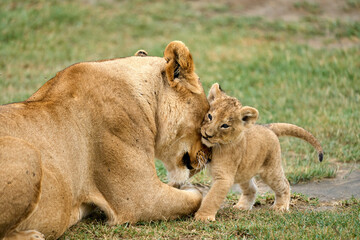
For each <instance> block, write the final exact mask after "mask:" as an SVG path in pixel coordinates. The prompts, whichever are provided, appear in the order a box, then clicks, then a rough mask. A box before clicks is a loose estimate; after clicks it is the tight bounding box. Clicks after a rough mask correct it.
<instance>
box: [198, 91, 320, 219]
mask: <svg viewBox="0 0 360 240" xmlns="http://www.w3.org/2000/svg"><path fill="white" fill-rule="evenodd" d="M208 100H209V102H210V110H209V112H208V114H207V115H206V117H205V120H204V122H203V124H202V127H201V134H202V136H203V138H202V141H203V143H204V144H205V145H207V146H208V147H212V161H211V163H210V172H211V175H212V178H213V185H212V187H211V189H210V191H209V193H208V194H207V195H206V197H205V198H204V199H203V201H202V203H201V207H200V209H199V210H198V211H197V213H196V214H195V219H197V220H202V221H208V220H209V221H214V220H215V214H216V212H217V211H218V209H219V208H220V205H221V203H222V202H223V200H224V199H225V197H226V194H227V193H228V191H229V189H230V187H231V186H232V185H233V184H234V183H238V184H239V185H240V187H241V189H242V191H243V193H242V195H241V197H240V200H239V202H238V203H237V204H236V205H235V206H234V207H235V208H238V209H242V210H250V209H251V208H252V206H253V204H254V202H255V197H256V184H255V183H254V180H253V177H254V176H255V175H256V174H260V177H261V178H262V179H263V180H264V182H265V183H267V184H268V185H269V186H270V187H271V188H272V189H273V190H274V192H275V203H274V205H273V208H274V209H275V210H280V211H284V210H288V209H289V202H290V186H289V182H288V181H287V179H286V177H285V175H284V171H283V168H282V166H281V149H280V143H279V140H278V136H282V135H290V136H296V137H299V138H301V139H304V140H305V141H308V142H309V143H310V144H312V145H313V146H314V147H315V148H316V149H317V150H318V151H319V156H320V154H321V156H322V148H321V146H320V144H319V142H318V141H317V140H316V139H315V138H314V137H313V136H312V135H311V134H310V133H309V132H307V131H306V130H304V129H303V128H300V127H297V126H295V125H291V124H286V123H276V124H270V125H267V126H262V125H254V123H255V121H256V120H257V118H258V111H257V110H256V109H255V108H252V107H247V106H242V105H241V103H240V102H239V101H238V100H237V99H236V98H233V97H229V96H227V95H226V94H225V93H224V92H222V91H221V90H220V88H219V85H218V84H214V85H213V86H212V88H211V90H210V93H209V97H208Z"/></svg>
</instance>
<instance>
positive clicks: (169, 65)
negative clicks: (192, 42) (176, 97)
mask: <svg viewBox="0 0 360 240" xmlns="http://www.w3.org/2000/svg"><path fill="white" fill-rule="evenodd" d="M164 58H165V60H166V68H165V71H166V77H167V80H168V82H169V85H170V86H171V87H173V88H176V89H177V90H180V89H184V88H185V89H188V90H189V91H191V92H193V93H196V94H200V93H202V92H203V89H202V86H201V84H200V82H199V79H198V76H197V75H196V74H195V65H194V62H193V59H192V56H191V54H190V51H189V49H188V48H187V47H186V46H185V44H184V43H183V42H181V41H173V42H171V43H169V45H167V47H166V48H165V51H164Z"/></svg>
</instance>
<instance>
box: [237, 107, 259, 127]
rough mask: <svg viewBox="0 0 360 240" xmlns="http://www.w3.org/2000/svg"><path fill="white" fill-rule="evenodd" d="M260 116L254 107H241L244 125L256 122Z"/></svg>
mask: <svg viewBox="0 0 360 240" xmlns="http://www.w3.org/2000/svg"><path fill="white" fill-rule="evenodd" d="M258 117H259V111H258V110H257V109H255V108H253V107H248V106H245V107H242V108H241V120H242V121H243V122H244V125H245V126H246V125H248V126H249V125H250V124H254V123H255V122H256V120H257V119H258Z"/></svg>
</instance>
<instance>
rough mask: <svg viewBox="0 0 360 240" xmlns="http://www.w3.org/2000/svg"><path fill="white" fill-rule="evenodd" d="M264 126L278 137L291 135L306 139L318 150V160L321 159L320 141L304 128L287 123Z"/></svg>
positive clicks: (322, 153)
mask: <svg viewBox="0 0 360 240" xmlns="http://www.w3.org/2000/svg"><path fill="white" fill-rule="evenodd" d="M264 126H266V127H267V128H269V129H270V130H272V131H273V132H274V133H275V134H276V135H277V136H278V137H281V136H292V137H297V138H300V139H302V140H304V141H307V142H308V143H310V144H311V145H312V146H313V147H314V148H315V149H316V150H317V151H318V154H319V161H320V162H321V161H322V160H323V156H324V152H323V149H322V147H321V145H320V142H319V141H318V140H317V139H316V138H315V137H314V136H313V135H312V134H311V133H310V132H308V131H306V130H305V129H303V128H301V127H298V126H296V125H294V124H289V123H270V124H266V125H264Z"/></svg>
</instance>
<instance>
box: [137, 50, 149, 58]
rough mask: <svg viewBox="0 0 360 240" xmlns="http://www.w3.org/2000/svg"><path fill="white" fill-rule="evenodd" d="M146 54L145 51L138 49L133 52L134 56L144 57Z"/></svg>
mask: <svg viewBox="0 0 360 240" xmlns="http://www.w3.org/2000/svg"><path fill="white" fill-rule="evenodd" d="M147 55H148V53H147V52H146V51H145V50H142V49H140V50H138V51H137V52H136V53H135V56H137V57H146V56H147Z"/></svg>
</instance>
